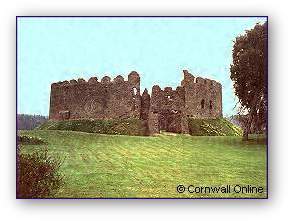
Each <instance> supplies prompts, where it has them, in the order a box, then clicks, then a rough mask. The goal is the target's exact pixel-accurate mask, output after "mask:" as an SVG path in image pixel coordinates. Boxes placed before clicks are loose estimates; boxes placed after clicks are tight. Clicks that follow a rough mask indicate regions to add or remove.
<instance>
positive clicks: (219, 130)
mask: <svg viewBox="0 0 290 221" xmlns="http://www.w3.org/2000/svg"><path fill="white" fill-rule="evenodd" d="M188 125H189V133H190V134H191V135H194V136H241V135H242V134H243V131H242V129H241V128H240V127H238V126H236V125H235V124H233V123H231V122H230V121H228V120H227V119H225V118H217V119H193V118H190V119H189V122H188Z"/></svg>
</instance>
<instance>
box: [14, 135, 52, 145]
mask: <svg viewBox="0 0 290 221" xmlns="http://www.w3.org/2000/svg"><path fill="white" fill-rule="evenodd" d="M17 140H18V143H19V144H28V145H29V144H30V145H38V144H45V143H46V142H45V141H44V140H42V139H41V138H39V137H29V136H26V135H19V136H17Z"/></svg>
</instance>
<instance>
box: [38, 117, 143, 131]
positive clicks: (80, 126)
mask: <svg viewBox="0 0 290 221" xmlns="http://www.w3.org/2000/svg"><path fill="white" fill-rule="evenodd" d="M37 129H38V130H67V131H82V132H87V133H100V134H115V135H118V134H119V135H120V134H123V135H143V134H145V128H144V127H143V125H142V121H141V120H139V119H120V120H96V119H79V120H65V121H51V120H49V121H47V122H45V123H44V124H42V125H40V126H39V127H38V128H37Z"/></svg>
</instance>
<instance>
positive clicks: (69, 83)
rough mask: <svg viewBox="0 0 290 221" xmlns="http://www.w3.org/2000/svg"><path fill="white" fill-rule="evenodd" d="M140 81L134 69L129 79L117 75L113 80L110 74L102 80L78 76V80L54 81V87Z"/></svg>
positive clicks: (134, 82)
mask: <svg viewBox="0 0 290 221" xmlns="http://www.w3.org/2000/svg"><path fill="white" fill-rule="evenodd" d="M139 82H140V77H139V74H138V73H137V72H136V71H132V72H131V73H130V74H129V75H128V77H127V80H125V79H124V77H123V76H122V75H117V76H116V77H115V78H114V79H113V80H111V78H110V77H109V76H104V77H102V79H101V80H99V79H98V78H97V77H91V78H90V79H89V80H88V81H86V80H85V79H83V78H78V79H77V80H75V79H72V80H69V81H67V80H65V81H59V82H56V83H52V85H51V86H52V87H68V86H76V85H85V84H103V85H108V84H120V83H130V84H138V83H139Z"/></svg>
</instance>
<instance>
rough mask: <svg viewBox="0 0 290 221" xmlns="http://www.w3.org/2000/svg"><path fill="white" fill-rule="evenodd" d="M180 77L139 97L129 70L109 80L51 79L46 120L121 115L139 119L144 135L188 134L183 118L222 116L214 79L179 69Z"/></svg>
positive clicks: (218, 87)
mask: <svg viewBox="0 0 290 221" xmlns="http://www.w3.org/2000/svg"><path fill="white" fill-rule="evenodd" d="M183 74H184V79H183V80H182V82H181V85H180V86H178V87H177V88H176V89H175V90H173V89H172V88H171V87H165V88H164V89H163V90H162V89H161V88H160V87H159V86H158V85H154V86H153V87H152V93H151V96H150V95H149V94H148V91H147V89H145V90H144V92H143V93H142V95H140V77H139V74H138V73H137V72H135V71H133V72H131V73H130V74H129V75H128V81H125V80H124V78H123V77H122V76H120V75H119V76H117V77H116V78H114V79H113V80H112V81H111V79H110V77H108V76H105V77H103V78H102V79H101V81H98V79H97V78H96V77H92V78H90V79H89V80H88V82H86V81H85V80H84V79H78V81H76V80H71V81H64V82H58V83H53V84H52V85H51V94H50V111H49V119H51V120H69V119H83V118H84V119H104V120H106V119H127V118H137V119H140V120H142V122H143V124H144V126H145V127H146V128H147V131H148V133H149V134H154V133H159V132H160V130H164V131H168V132H175V133H188V118H190V117H191V118H217V117H221V116H222V86H221V84H220V83H218V82H216V81H213V80H209V79H203V78H200V77H197V78H195V77H194V76H193V75H191V74H190V73H189V72H188V71H186V70H184V71H183Z"/></svg>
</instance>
